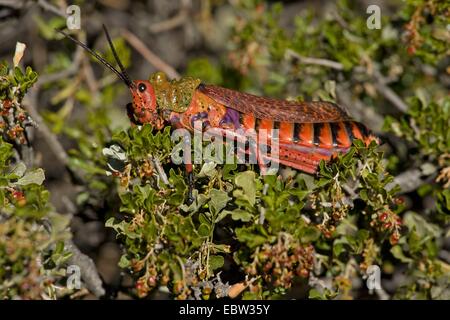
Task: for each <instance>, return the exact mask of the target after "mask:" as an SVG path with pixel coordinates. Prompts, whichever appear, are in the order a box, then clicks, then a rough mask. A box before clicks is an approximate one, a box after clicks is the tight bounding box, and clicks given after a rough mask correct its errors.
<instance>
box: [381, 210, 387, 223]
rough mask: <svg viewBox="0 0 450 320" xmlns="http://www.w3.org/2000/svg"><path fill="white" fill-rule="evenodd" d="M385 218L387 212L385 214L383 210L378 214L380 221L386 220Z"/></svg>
mask: <svg viewBox="0 0 450 320" xmlns="http://www.w3.org/2000/svg"><path fill="white" fill-rule="evenodd" d="M387 218H388V214H387V213H386V212H383V213H382V214H381V215H380V221H381V222H384V221H386V219H387Z"/></svg>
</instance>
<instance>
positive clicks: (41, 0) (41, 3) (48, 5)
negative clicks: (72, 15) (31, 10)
mask: <svg viewBox="0 0 450 320" xmlns="http://www.w3.org/2000/svg"><path fill="white" fill-rule="evenodd" d="M38 5H39V6H40V7H41V8H42V9H44V10H47V11H50V12H53V13H54V14H56V15H58V16H60V17H63V18H66V17H67V15H66V14H65V13H64V11H62V10H60V9H58V8H57V7H55V6H54V5H52V4H51V3H48V2H47V1H45V0H38Z"/></svg>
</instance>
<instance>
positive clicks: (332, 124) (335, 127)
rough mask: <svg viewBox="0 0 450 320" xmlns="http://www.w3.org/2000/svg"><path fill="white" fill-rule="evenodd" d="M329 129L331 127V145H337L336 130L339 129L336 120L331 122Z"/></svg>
mask: <svg viewBox="0 0 450 320" xmlns="http://www.w3.org/2000/svg"><path fill="white" fill-rule="evenodd" d="M330 129H331V138H332V141H333V147H337V146H338V141H337V135H338V131H339V124H338V123H336V122H331V123H330Z"/></svg>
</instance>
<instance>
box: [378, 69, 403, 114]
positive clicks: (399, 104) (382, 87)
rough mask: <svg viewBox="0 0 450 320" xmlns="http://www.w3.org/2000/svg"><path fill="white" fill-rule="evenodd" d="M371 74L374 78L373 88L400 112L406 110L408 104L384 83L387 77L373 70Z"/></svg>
mask: <svg viewBox="0 0 450 320" xmlns="http://www.w3.org/2000/svg"><path fill="white" fill-rule="evenodd" d="M373 76H374V78H375V80H376V81H375V88H376V89H377V90H378V92H379V93H381V95H382V96H383V97H384V98H385V99H386V100H388V101H389V102H390V103H392V104H393V105H394V106H395V107H396V108H397V109H398V110H400V111H402V112H407V111H408V109H409V108H408V105H407V104H406V103H405V102H403V100H402V99H401V98H400V97H399V96H398V95H397V93H395V91H394V90H392V89H391V88H389V87H388V86H387V85H386V83H387V79H386V78H384V76H383V75H382V74H381V73H380V72H379V71H378V70H374V71H373Z"/></svg>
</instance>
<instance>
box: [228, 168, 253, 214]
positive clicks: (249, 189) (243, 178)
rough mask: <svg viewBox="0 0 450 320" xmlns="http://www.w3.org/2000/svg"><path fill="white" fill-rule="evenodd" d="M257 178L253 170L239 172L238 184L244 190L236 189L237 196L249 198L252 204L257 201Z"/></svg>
mask: <svg viewBox="0 0 450 320" xmlns="http://www.w3.org/2000/svg"><path fill="white" fill-rule="evenodd" d="M255 180H256V178H255V173H254V172H253V171H245V172H241V173H239V174H238V175H237V176H236V178H235V183H236V186H238V187H240V188H242V190H235V191H234V193H233V194H234V196H235V197H236V198H243V199H245V200H247V201H248V202H249V203H250V205H251V206H254V205H255V202H256V181H255Z"/></svg>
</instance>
